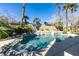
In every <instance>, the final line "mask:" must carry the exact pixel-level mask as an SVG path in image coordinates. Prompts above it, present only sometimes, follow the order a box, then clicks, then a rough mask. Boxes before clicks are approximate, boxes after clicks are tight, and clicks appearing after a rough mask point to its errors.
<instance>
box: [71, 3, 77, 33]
mask: <svg viewBox="0 0 79 59" xmlns="http://www.w3.org/2000/svg"><path fill="white" fill-rule="evenodd" d="M70 8H71V13H72V20H71V31H72V33H73V32H74V12H75V11H76V10H77V8H78V5H77V4H71V5H70Z"/></svg>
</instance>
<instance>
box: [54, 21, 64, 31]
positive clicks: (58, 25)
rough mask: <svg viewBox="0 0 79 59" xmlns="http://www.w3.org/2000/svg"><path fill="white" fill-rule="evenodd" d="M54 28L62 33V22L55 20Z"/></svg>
mask: <svg viewBox="0 0 79 59" xmlns="http://www.w3.org/2000/svg"><path fill="white" fill-rule="evenodd" d="M54 25H55V27H56V28H57V29H58V30H60V31H63V21H62V20H56V21H55V22H54Z"/></svg>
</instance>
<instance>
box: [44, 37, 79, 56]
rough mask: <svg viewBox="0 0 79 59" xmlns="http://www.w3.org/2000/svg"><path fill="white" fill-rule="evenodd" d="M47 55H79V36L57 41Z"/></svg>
mask: <svg viewBox="0 0 79 59" xmlns="http://www.w3.org/2000/svg"><path fill="white" fill-rule="evenodd" d="M45 56H79V36H74V37H68V38H66V40H64V41H61V42H57V43H55V44H54V45H52V47H51V48H50V49H49V50H48V52H47V53H46V55H45Z"/></svg>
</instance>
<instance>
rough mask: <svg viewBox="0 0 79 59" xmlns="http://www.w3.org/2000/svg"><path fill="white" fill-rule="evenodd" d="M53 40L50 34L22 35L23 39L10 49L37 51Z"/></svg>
mask: <svg viewBox="0 0 79 59" xmlns="http://www.w3.org/2000/svg"><path fill="white" fill-rule="evenodd" d="M53 40H54V37H53V36H52V35H51V34H50V35H35V34H33V36H31V35H30V36H24V37H23V39H22V40H21V41H20V42H19V43H17V44H16V45H14V46H13V47H12V49H11V50H15V51H17V52H21V51H28V52H32V51H38V50H41V49H43V48H46V47H47V45H48V44H50V42H51V41H53Z"/></svg>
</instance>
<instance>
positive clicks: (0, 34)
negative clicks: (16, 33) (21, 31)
mask: <svg viewBox="0 0 79 59" xmlns="http://www.w3.org/2000/svg"><path fill="white" fill-rule="evenodd" d="M7 37H8V34H7V33H6V32H5V31H4V30H1V29H0V39H5V38H7Z"/></svg>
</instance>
